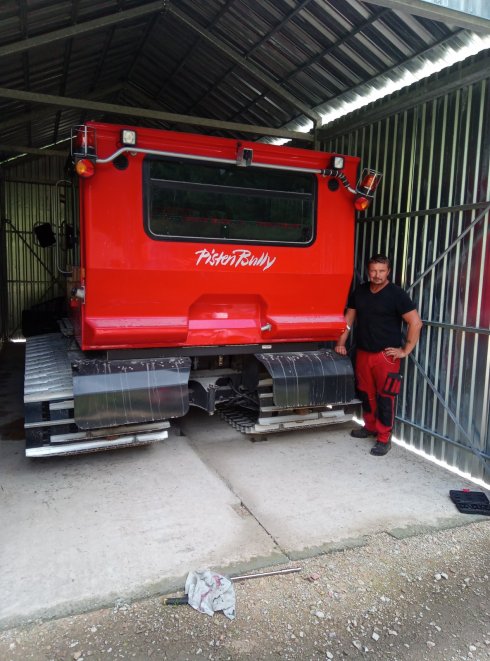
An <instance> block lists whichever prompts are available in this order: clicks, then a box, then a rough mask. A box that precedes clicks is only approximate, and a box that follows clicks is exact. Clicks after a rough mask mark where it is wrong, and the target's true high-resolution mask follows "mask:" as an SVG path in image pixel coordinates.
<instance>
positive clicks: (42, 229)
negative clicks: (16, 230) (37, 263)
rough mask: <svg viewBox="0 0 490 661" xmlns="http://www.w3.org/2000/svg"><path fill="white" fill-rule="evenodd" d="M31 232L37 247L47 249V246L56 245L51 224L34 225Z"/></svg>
mask: <svg viewBox="0 0 490 661" xmlns="http://www.w3.org/2000/svg"><path fill="white" fill-rule="evenodd" d="M32 231H33V234H34V239H35V241H36V243H37V245H38V246H41V248H49V246H54V244H55V243H56V237H55V235H54V232H53V228H52V226H51V223H38V224H37V225H34V227H33V229H32Z"/></svg>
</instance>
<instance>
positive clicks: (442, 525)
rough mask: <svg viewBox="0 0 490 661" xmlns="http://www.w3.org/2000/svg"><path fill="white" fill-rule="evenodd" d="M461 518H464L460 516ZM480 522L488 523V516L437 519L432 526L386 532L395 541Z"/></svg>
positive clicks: (409, 527) (415, 526)
mask: <svg viewBox="0 0 490 661" xmlns="http://www.w3.org/2000/svg"><path fill="white" fill-rule="evenodd" d="M461 516H463V517H464V516H465V515H464V514H462V515H461ZM482 521H490V518H489V517H488V516H485V515H483V514H472V515H471V518H469V515H467V518H466V519H462V518H460V517H459V516H457V515H456V516H453V517H451V518H449V519H438V520H437V521H436V523H434V524H420V525H412V526H406V527H404V528H393V529H392V530H387V531H386V532H387V534H388V535H391V536H392V537H394V538H395V539H406V538H408V537H415V536H416V535H426V534H428V533H429V534H430V533H433V532H438V531H439V530H449V529H450V528H461V527H462V526H467V525H470V524H472V523H478V522H482Z"/></svg>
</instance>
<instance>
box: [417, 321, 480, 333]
mask: <svg viewBox="0 0 490 661" xmlns="http://www.w3.org/2000/svg"><path fill="white" fill-rule="evenodd" d="M422 321H423V323H424V324H425V325H427V326H436V327H437V328H448V329H449V330H457V331H461V332H464V333H476V334H481V335H490V329H489V328H479V327H476V326H462V325H461V324H446V323H444V322H442V321H431V320H430V319H422Z"/></svg>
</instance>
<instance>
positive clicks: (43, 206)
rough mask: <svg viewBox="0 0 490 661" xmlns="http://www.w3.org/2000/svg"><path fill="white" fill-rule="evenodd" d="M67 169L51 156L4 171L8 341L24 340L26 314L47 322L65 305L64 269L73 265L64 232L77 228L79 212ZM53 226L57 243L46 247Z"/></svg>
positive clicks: (4, 319) (5, 332)
mask: <svg viewBox="0 0 490 661" xmlns="http://www.w3.org/2000/svg"><path fill="white" fill-rule="evenodd" d="M63 166H64V162H63V159H58V158H46V159H36V160H31V161H29V162H26V163H24V164H22V165H19V166H11V167H4V169H3V178H2V198H3V210H2V211H3V218H2V227H1V231H2V249H3V260H4V265H3V279H4V280H5V283H4V285H3V286H2V289H3V292H4V298H3V314H2V318H3V328H2V331H3V336H4V338H5V339H17V338H19V337H22V313H23V311H24V310H30V311H31V319H33V318H34V316H35V314H36V313H37V315H38V317H39V319H40V320H42V319H43V317H44V316H45V315H49V314H50V313H51V312H56V311H57V310H58V309H59V308H60V307H61V306H62V305H63V303H62V301H64V299H65V295H66V291H65V289H66V284H65V278H64V277H63V276H62V273H61V269H62V268H64V267H63V266H62V265H64V264H65V263H66V261H67V255H66V250H67V244H66V232H64V228H66V227H67V226H71V225H72V222H73V221H72V220H71V218H72V216H73V210H74V204H73V191H72V185H71V183H70V182H68V181H66V180H65V178H64V175H63ZM47 224H51V225H52V228H53V230H54V235H55V239H56V242H55V243H53V244H52V245H45V246H44V247H43V245H42V244H43V243H50V230H49V227H48V226H47ZM43 232H44V233H43ZM39 237H41V239H40V238H39ZM68 261H71V259H69V260H68Z"/></svg>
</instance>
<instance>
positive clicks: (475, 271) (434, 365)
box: [323, 69, 490, 483]
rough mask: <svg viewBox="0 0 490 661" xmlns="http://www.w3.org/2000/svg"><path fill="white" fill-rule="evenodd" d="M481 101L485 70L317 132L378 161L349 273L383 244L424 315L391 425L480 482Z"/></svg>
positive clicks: (484, 134) (483, 330)
mask: <svg viewBox="0 0 490 661" xmlns="http://www.w3.org/2000/svg"><path fill="white" fill-rule="evenodd" d="M487 70H488V69H487ZM489 113H490V89H489V80H488V79H486V80H482V81H479V82H477V83H475V84H472V85H467V86H462V87H461V88H460V89H458V90H455V91H451V92H450V93H447V94H443V95H441V96H439V97H438V98H434V99H432V100H430V101H426V102H424V103H420V104H418V105H416V106H415V107H413V108H411V109H408V110H405V111H403V112H399V113H397V112H394V113H392V114H390V115H389V116H387V117H385V118H383V119H380V120H379V121H376V122H373V123H371V124H369V125H367V126H364V127H359V128H357V129H356V130H355V131H352V132H347V133H345V134H344V135H342V136H337V137H336V138H333V139H331V140H326V141H325V142H324V143H323V148H325V149H332V150H334V151H338V152H340V153H343V152H344V153H345V152H347V153H353V154H358V155H361V156H362V160H363V163H364V165H365V166H367V165H369V166H372V167H376V168H378V169H380V170H381V171H382V172H384V180H383V184H382V186H381V189H380V190H379V192H378V194H377V197H376V200H375V202H374V205H373V208H372V210H371V211H370V214H369V218H367V220H360V221H359V223H358V225H357V239H356V240H357V246H356V248H357V275H356V277H357V279H360V278H361V277H362V279H364V276H365V266H366V262H367V259H368V258H369V256H370V255H371V254H372V253H375V252H383V253H386V254H388V255H389V256H391V257H392V259H393V275H394V278H393V279H394V281H395V282H396V283H398V284H401V285H402V286H403V287H405V288H407V289H408V290H409V292H410V293H411V295H412V296H413V298H414V299H415V301H416V303H417V306H418V309H419V312H420V314H421V317H422V318H423V320H424V323H425V328H424V330H423V332H422V337H421V340H420V342H419V344H418V346H417V348H416V350H415V352H414V353H413V354H412V356H413V358H412V357H411V358H409V359H408V360H406V361H405V366H404V370H405V382H404V388H403V392H402V394H401V396H400V398H399V402H398V410H397V419H398V422H397V428H396V432H397V435H398V436H399V437H400V438H402V439H403V440H405V441H406V442H408V443H410V444H411V445H413V446H414V447H416V448H419V449H423V450H424V451H426V452H428V453H429V454H431V455H433V456H435V457H437V458H439V459H442V460H444V461H446V462H447V463H448V464H450V465H452V466H457V467H459V468H460V469H461V470H465V471H468V472H469V473H471V474H472V475H473V476H475V477H478V478H483V479H484V480H485V481H486V482H487V483H488V482H490V434H489V404H490V400H489V387H490V376H489V375H490V331H489V329H490V240H489V233H488V223H489V209H490V178H489V175H490V125H489V123H488V116H489ZM359 117H362V115H355V116H354V118H356V119H358V118H359Z"/></svg>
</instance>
